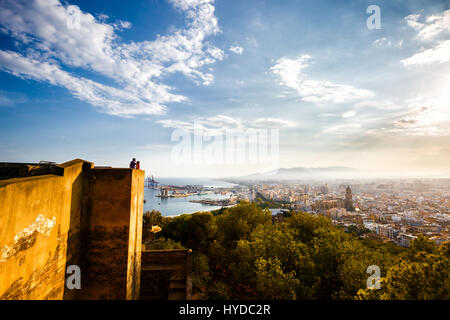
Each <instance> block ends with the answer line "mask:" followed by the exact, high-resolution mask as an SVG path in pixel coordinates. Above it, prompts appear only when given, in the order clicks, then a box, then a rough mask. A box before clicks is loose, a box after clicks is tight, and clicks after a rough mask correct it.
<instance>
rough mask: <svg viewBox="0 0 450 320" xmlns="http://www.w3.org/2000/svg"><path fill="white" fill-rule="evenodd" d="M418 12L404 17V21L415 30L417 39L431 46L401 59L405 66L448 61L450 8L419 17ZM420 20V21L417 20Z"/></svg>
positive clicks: (449, 52)
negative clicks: (422, 17) (439, 12)
mask: <svg viewBox="0 0 450 320" xmlns="http://www.w3.org/2000/svg"><path fill="white" fill-rule="evenodd" d="M420 18H421V15H420V14H414V15H409V16H407V17H405V20H406V23H407V24H408V25H409V26H410V27H412V28H413V29H414V30H416V31H417V32H418V33H417V39H419V40H420V41H421V42H427V43H430V44H431V45H432V47H431V48H428V49H424V50H422V51H420V52H417V53H415V54H414V55H412V56H411V57H409V58H407V59H403V60H401V63H402V64H403V65H405V66H409V65H423V64H432V63H445V62H448V61H450V40H448V39H449V37H450V10H447V11H444V12H442V13H441V14H435V15H431V16H428V17H426V18H424V19H420ZM419 20H421V21H422V22H421V21H419Z"/></svg>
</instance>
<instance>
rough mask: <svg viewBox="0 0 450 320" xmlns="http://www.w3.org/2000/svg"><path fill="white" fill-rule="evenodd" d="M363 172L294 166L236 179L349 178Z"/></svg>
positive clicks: (236, 178)
mask: <svg viewBox="0 0 450 320" xmlns="http://www.w3.org/2000/svg"><path fill="white" fill-rule="evenodd" d="M360 173H361V172H360V171H359V170H357V169H354V168H349V167H318V168H306V167H293V168H280V169H278V170H274V171H269V172H264V173H255V174H251V175H247V176H240V177H234V178H233V179H235V180H266V181H270V180H300V179H301V180H303V179H349V178H354V177H355V176H356V175H359V174H360Z"/></svg>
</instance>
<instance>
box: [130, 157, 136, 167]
mask: <svg viewBox="0 0 450 320" xmlns="http://www.w3.org/2000/svg"><path fill="white" fill-rule="evenodd" d="M130 169H136V158H133V160H131V162H130Z"/></svg>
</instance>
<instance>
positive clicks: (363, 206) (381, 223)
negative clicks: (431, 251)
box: [187, 179, 450, 247]
mask: <svg viewBox="0 0 450 320" xmlns="http://www.w3.org/2000/svg"><path fill="white" fill-rule="evenodd" d="M235 182H238V181H235ZM239 183H240V185H239V186H238V187H234V188H216V189H215V191H214V192H216V193H222V194H225V193H226V194H227V195H229V198H227V199H220V200H213V199H205V200H196V201H199V202H202V203H204V204H210V205H224V206H230V205H234V204H236V203H238V202H240V201H249V202H258V201H260V202H261V201H267V202H269V204H271V206H269V210H270V211H271V212H272V215H273V217H274V219H283V215H285V214H286V213H287V212H289V211H291V210H294V211H296V212H298V211H302V212H307V213H309V214H313V215H314V214H318V215H323V216H326V217H329V218H331V219H332V221H333V224H334V225H337V226H342V227H344V228H345V229H346V230H358V232H359V233H360V234H361V236H362V237H368V238H371V239H373V240H378V241H383V242H387V241H391V242H394V243H396V244H398V245H401V246H403V247H408V245H409V242H410V241H411V240H412V239H414V238H416V237H417V235H419V234H423V235H426V236H427V237H429V238H431V239H432V240H434V241H435V242H436V243H437V244H441V243H443V242H445V241H449V240H450V237H449V222H450V192H449V191H448V190H449V189H450V188H449V187H450V180H449V179H410V180H408V179H404V180H367V181H357V180H348V181H337V180H335V181H328V182H318V181H315V182H310V183H300V182H289V181H283V182H281V181H280V182H270V181H268V182H264V183H262V182H251V181H245V182H242V181H239ZM187 188H188V190H192V186H188V187H187ZM197 189H198V190H205V189H204V188H203V189H202V188H201V187H200V186H198V187H196V189H195V190H197ZM203 192H205V191H203ZM206 192H213V191H211V190H210V191H206ZM272 206H273V207H272ZM355 227H356V229H355Z"/></svg>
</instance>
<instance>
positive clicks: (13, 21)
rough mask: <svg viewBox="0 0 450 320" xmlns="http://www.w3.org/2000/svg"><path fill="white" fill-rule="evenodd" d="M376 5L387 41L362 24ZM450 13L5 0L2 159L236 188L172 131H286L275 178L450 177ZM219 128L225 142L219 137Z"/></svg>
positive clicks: (420, 5) (335, 5)
mask: <svg viewBox="0 0 450 320" xmlns="http://www.w3.org/2000/svg"><path fill="white" fill-rule="evenodd" d="M369 5H378V6H379V8H380V12H381V20H380V21H381V29H369V28H368V27H367V24H366V20H367V19H368V18H369V16H370V15H371V14H368V13H367V12H366V10H367V8H368V6H369ZM449 9H450V8H449V2H448V1H443V0H440V1H437V0H432V1H430V0H427V1H425V0H424V1H399V0H398V1H274V0H272V1H261V0H260V1H256V0H254V1H253V0H245V1H237V0H233V1H232V0H216V1H212V0H171V1H163V0H159V1H157V0H145V1H132V2H124V1H70V2H60V1H57V0H47V1H24V0H20V1H10V0H5V1H2V2H0V83H1V87H0V152H1V161H20V162H34V161H39V160H52V161H57V162H64V161H68V160H71V159H73V158H83V159H86V160H90V161H93V162H95V163H96V164H97V165H112V166H116V167H124V166H127V165H128V163H129V161H130V158H131V157H136V158H138V159H140V160H141V162H142V167H143V168H144V169H145V170H146V171H147V172H150V173H153V174H155V175H157V176H227V175H241V174H248V173H253V172H256V171H259V170H261V169H263V167H264V166H262V167H261V166H258V165H255V164H251V163H246V162H244V163H241V164H235V163H234V164H217V163H212V164H205V163H201V164H190V163H174V161H173V160H174V159H173V153H172V152H173V148H174V145H175V144H176V142H174V141H171V135H172V134H173V133H174V131H175V130H177V129H185V130H187V131H189V132H190V131H192V128H193V126H194V123H197V124H198V125H200V126H201V128H202V129H203V130H204V132H206V134H208V132H209V133H210V134H211V132H216V131H217V129H227V130H234V131H245V130H247V129H276V130H279V166H281V167H292V166H308V167H318V166H350V167H354V168H357V169H360V170H369V171H380V172H394V171H395V172H398V171H401V172H440V171H450V147H449V146H450V126H449V124H450V109H449V108H448V107H449V101H450V94H449V92H450V76H449V75H450V11H449ZM215 130H216V131H215Z"/></svg>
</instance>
